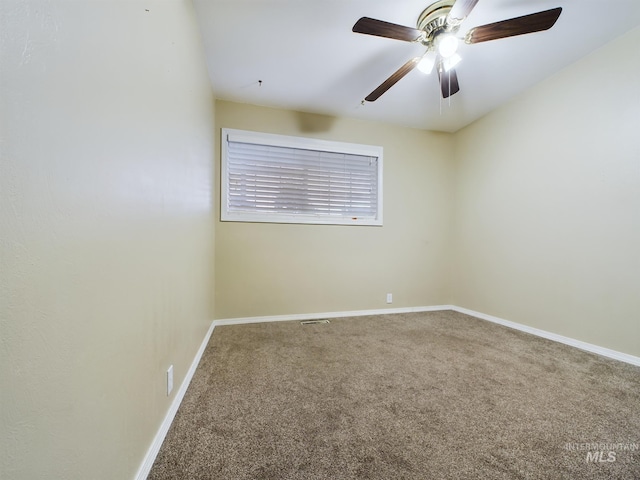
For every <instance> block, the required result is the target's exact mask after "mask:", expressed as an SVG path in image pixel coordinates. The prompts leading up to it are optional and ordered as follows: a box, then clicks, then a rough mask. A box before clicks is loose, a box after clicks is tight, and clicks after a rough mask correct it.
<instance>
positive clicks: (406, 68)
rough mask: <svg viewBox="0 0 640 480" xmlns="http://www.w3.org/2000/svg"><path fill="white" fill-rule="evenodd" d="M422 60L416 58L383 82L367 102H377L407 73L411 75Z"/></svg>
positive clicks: (368, 96) (367, 98)
mask: <svg viewBox="0 0 640 480" xmlns="http://www.w3.org/2000/svg"><path fill="white" fill-rule="evenodd" d="M421 58H422V57H415V58H412V59H411V60H409V61H408V62H407V63H405V64H404V65H403V66H401V67H400V68H399V69H398V70H396V72H395V73H394V74H393V75H391V76H390V77H389V78H387V79H386V80H385V81H384V82H382V84H381V85H380V86H379V87H378V88H376V89H375V90H374V91H373V92H371V93H370V94H369V95H367V97H366V98H365V100H366V101H367V102H375V101H376V100H377V99H378V98H380V97H381V96H382V94H383V93H385V92H386V91H387V90H389V89H390V88H391V87H393V86H394V85H395V84H396V83H397V82H398V80H400V79H401V78H402V77H404V76H405V75H406V74H407V73H409V72H410V71H411V70H413V69H414V68H416V65H418V63H419V62H420V59H421Z"/></svg>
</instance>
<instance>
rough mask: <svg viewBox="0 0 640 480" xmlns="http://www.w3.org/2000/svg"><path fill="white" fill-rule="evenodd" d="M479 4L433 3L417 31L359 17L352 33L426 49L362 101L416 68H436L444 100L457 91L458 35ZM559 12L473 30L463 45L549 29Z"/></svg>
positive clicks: (446, 0) (473, 0)
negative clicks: (414, 43) (413, 43)
mask: <svg viewBox="0 0 640 480" xmlns="http://www.w3.org/2000/svg"><path fill="white" fill-rule="evenodd" d="M478 1H479V0H440V1H438V2H435V3H433V4H431V5H429V6H428V7H427V8H426V9H425V10H424V11H423V12H422V13H421V14H420V16H419V17H418V22H417V28H411V27H405V26H403V25H397V24H395V23H389V22H385V21H383V20H376V19H374V18H369V17H362V18H361V19H360V20H358V21H357V22H356V24H355V25H354V26H353V31H354V32H355V33H364V34H366V35H373V36H376V37H385V38H392V39H395V40H402V41H405V42H416V43H420V44H422V45H423V46H424V47H426V51H425V53H424V54H423V55H422V56H419V57H415V58H412V59H411V60H409V61H408V62H407V63H405V64H404V65H403V66H402V67H400V68H399V69H398V70H397V71H396V72H395V73H394V74H392V75H391V76H390V77H389V78H387V79H386V80H385V81H384V82H382V84H381V85H380V86H379V87H378V88H376V89H375V90H374V91H373V92H371V93H370V94H369V95H367V97H366V98H365V100H366V101H367V102H374V101H376V100H377V99H378V98H380V96H382V94H384V93H385V92H386V91H387V90H389V89H390V88H391V87H392V86H394V85H395V84H396V83H397V82H398V81H399V80H400V79H401V78H402V77H404V76H405V75H406V74H408V73H409V72H410V71H411V70H413V69H414V68H415V67H418V69H419V70H420V71H422V72H424V73H427V74H428V73H431V72H432V71H433V67H434V66H436V71H437V72H438V77H439V80H440V91H441V93H442V97H443V98H447V97H450V96H451V95H454V94H455V93H457V92H458V91H460V86H459V84H458V75H457V74H456V71H455V69H454V67H455V66H456V65H457V64H458V63H460V61H461V60H462V58H461V57H460V55H459V54H458V53H457V51H458V45H459V40H460V39H459V37H458V35H457V34H458V30H459V29H460V25H461V24H462V22H463V21H464V20H465V19H466V18H467V16H469V14H470V13H471V11H472V10H473V8H474V7H475V6H476V4H477V3H478ZM560 13H562V8H560V7H557V8H552V9H550V10H544V11H542V12H537V13H532V14H529V15H524V16H522V17H516V18H510V19H508V20H502V21H500V22H495V23H489V24H487V25H482V26H479V27H475V28H472V29H471V30H469V31H468V32H467V34H466V35H465V37H464V42H465V43H467V44H475V43H481V42H488V41H489V40H497V39H499V38H506V37H513V36H516V35H524V34H526V33H534V32H541V31H543V30H548V29H550V28H551V27H553V25H554V24H555V23H556V21H557V20H558V17H559V16H560Z"/></svg>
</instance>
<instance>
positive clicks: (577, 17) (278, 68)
mask: <svg viewBox="0 0 640 480" xmlns="http://www.w3.org/2000/svg"><path fill="white" fill-rule="evenodd" d="M194 3H195V5H196V10H197V14H198V21H199V22H200V27H201V30H202V36H203V39H204V44H205V50H206V55H207V65H208V68H209V72H210V77H211V82H212V85H213V89H214V91H215V94H216V97H217V98H220V99H225V100H232V101H236V102H242V103H251V104H256V105H264V106H270V107H278V108H286V109H291V110H296V111H303V112H311V113H319V114H325V115H332V116H341V117H352V118H362V119H370V120H377V121H383V122H388V123H394V124H399V125H405V126H410V127H415V128H420V129H429V130H440V131H447V132H453V131H456V130H458V129H460V128H462V127H464V126H465V125H468V124H469V123H471V122H473V121H474V120H476V119H478V118H480V117H481V116H483V115H485V114H486V113H488V112H489V111H491V110H493V109H494V108H496V107H497V106H499V105H500V104H502V103H504V102H506V101H508V100H509V99H510V98H512V97H513V96H515V95H517V94H518V93H519V92H521V91H523V90H525V89H527V88H528V87H530V86H532V85H534V84H535V83H537V82H539V81H541V80H542V79H544V78H546V77H548V76H550V75H553V74H554V73H555V72H557V71H558V70H560V69H562V68H564V67H566V66H567V65H569V64H571V63H573V62H575V61H576V60H578V59H579V58H581V57H583V56H584V55H586V54H588V53H589V52H591V51H593V50H595V49H597V48H598V47H600V46H602V45H604V44H605V43H607V42H609V41H610V40H612V39H614V38H616V37H618V36H620V35H621V34H623V33H624V32H626V31H628V30H630V29H631V28H633V27H635V26H638V25H640V0H600V1H596V0H480V1H479V2H478V4H477V5H476V7H475V9H474V10H473V11H472V12H471V14H470V15H469V17H468V18H467V19H466V20H465V22H464V23H463V24H462V27H461V29H460V33H461V34H464V33H466V31H467V30H469V29H470V28H471V27H474V26H476V25H484V24H486V23H491V22H495V21H499V20H503V19H508V18H512V17H517V16H520V15H525V14H528V13H534V12H538V11H541V10H546V9H549V8H553V7H558V6H560V7H562V8H563V11H562V15H561V16H560V18H559V19H558V22H557V23H556V24H555V26H554V27H553V28H551V29H550V30H547V31H545V32H538V33H533V34H529V35H522V36H519V37H511V38H505V39H500V40H495V41H491V42H486V43H481V44H475V45H462V46H461V48H460V50H459V53H460V54H461V56H462V57H463V60H462V62H461V63H460V64H459V65H458V66H457V67H456V70H457V73H458V79H459V82H460V92H459V93H457V94H455V95H454V96H452V97H450V99H446V100H442V99H441V98H440V89H439V86H438V80H437V74H435V73H434V74H431V75H429V76H426V75H424V74H423V73H421V72H420V71H419V70H417V69H415V70H413V71H412V72H411V73H409V74H408V75H407V76H406V77H404V78H403V79H401V80H400V81H399V82H398V83H397V84H396V85H395V86H393V87H392V88H391V89H390V90H389V91H388V92H387V93H385V94H384V95H383V96H382V97H380V98H379V99H378V100H377V101H375V102H371V103H369V102H365V104H364V105H362V104H361V101H362V99H363V98H364V97H365V96H366V95H368V94H369V93H370V92H371V91H372V90H374V89H375V88H376V87H377V86H378V85H379V84H381V83H382V82H383V81H384V80H385V79H386V78H387V77H388V76H389V75H391V74H392V73H393V72H395V71H396V70H397V69H398V68H399V67H400V66H401V65H403V64H404V63H405V62H406V61H407V60H409V59H410V58H412V57H414V56H416V55H417V54H421V53H423V51H424V47H421V46H419V45H418V44H413V43H406V42H401V41H397V40H391V39H386V38H379V37H373V36H370V35H362V34H356V33H353V32H352V31H351V28H352V27H353V24H354V23H355V22H356V21H357V20H358V19H359V18H360V17H363V16H367V17H372V18H376V19H379V20H385V21H388V22H393V23H397V24H400V25H406V26H410V27H415V24H416V21H417V18H418V15H419V14H420V13H421V12H422V11H423V10H424V9H425V8H426V7H427V6H428V5H429V4H430V3H432V1H430V0H426V1H416V0H387V1H383V0H194ZM611 68H612V74H615V65H612V66H611ZM260 80H262V84H261V85H260V83H259V81H260ZM612 95H613V92H612Z"/></svg>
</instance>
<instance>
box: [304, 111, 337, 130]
mask: <svg viewBox="0 0 640 480" xmlns="http://www.w3.org/2000/svg"><path fill="white" fill-rule="evenodd" d="M296 119H297V121H298V127H299V128H300V131H301V132H305V133H318V132H328V131H329V130H331V127H332V126H333V124H334V122H335V121H336V117H332V116H329V115H318V114H316V113H305V112H296Z"/></svg>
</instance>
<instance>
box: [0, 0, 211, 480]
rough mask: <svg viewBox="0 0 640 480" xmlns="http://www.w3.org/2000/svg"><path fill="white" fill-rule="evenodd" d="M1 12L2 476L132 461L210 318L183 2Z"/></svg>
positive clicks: (91, 470)
mask: <svg viewBox="0 0 640 480" xmlns="http://www.w3.org/2000/svg"><path fill="white" fill-rule="evenodd" d="M0 19H1V20H0V21H1V24H0V41H1V43H0V49H1V50H0V61H1V62H2V63H1V66H0V67H1V68H0V82H1V89H2V95H1V104H0V122H1V123H0V128H1V130H0V149H1V157H0V161H1V163H0V205H1V209H0V242H1V248H0V332H1V333H0V355H1V358H0V372H1V384H2V387H1V392H0V395H1V405H0V431H1V432H2V434H1V436H0V477H2V478H6V479H12V480H20V479H24V480H27V479H28V480H33V479H40V478H41V479H45V478H46V479H54V478H55V479H65V478H68V479H89V478H94V479H109V480H112V479H126V478H132V477H133V476H134V474H135V472H136V471H137V469H138V466H139V465H140V462H141V461H142V458H143V456H144V454H145V452H146V450H147V448H148V447H149V445H150V443H151V440H152V438H153V436H154V435H155V433H156V431H157V429H158V426H159V425H160V422H161V421H162V419H163V417H164V414H165V412H166V411H167V409H168V407H169V403H170V401H171V400H172V398H169V397H167V396H166V388H165V372H166V369H167V367H168V366H169V364H173V365H174V370H175V385H176V389H177V386H179V384H180V382H181V381H182V379H183V378H184V374H185V373H186V370H187V369H188V367H189V364H190V362H191V361H192V360H193V357H194V355H195V353H196V351H197V348H198V346H199V344H200V342H201V341H202V339H203V337H204V335H205V332H206V330H207V327H208V325H209V323H210V322H209V321H210V318H211V306H210V292H211V289H212V288H213V287H212V260H213V258H212V257H213V221H212V219H213V217H212V210H211V202H212V193H211V192H212V175H213V168H212V167H213V144H214V137H213V130H214V127H213V108H214V105H213V99H212V93H211V87H210V84H209V82H208V78H207V74H206V71H205V67H204V60H203V52H202V48H201V45H200V37H199V33H198V31H197V27H196V24H195V18H194V13H193V11H192V7H191V3H190V2H188V1H182V0H177V1H163V0H154V1H139V0H128V1H91V2H83V1H64V0H54V1H35V0H33V1H14V0H3V1H2V2H0ZM174 393H175V389H174Z"/></svg>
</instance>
